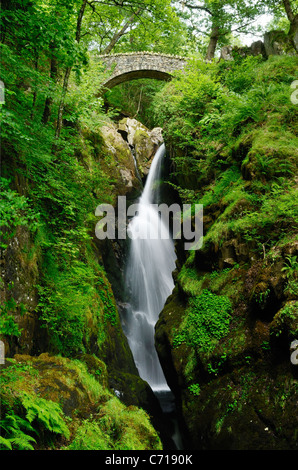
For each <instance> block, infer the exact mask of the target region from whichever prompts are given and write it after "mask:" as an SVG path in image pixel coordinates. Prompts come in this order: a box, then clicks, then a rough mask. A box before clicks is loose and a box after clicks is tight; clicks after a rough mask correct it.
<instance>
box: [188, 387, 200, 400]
mask: <svg viewBox="0 0 298 470" xmlns="http://www.w3.org/2000/svg"><path fill="white" fill-rule="evenodd" d="M188 390H189V392H190V393H191V394H192V395H194V396H196V397H197V396H199V395H200V391H201V389H200V385H199V384H192V385H190V386H189V387H188Z"/></svg>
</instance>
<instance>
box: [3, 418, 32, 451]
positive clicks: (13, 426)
mask: <svg viewBox="0 0 298 470" xmlns="http://www.w3.org/2000/svg"><path fill="white" fill-rule="evenodd" d="M0 428H1V432H2V431H4V434H5V437H3V436H1V437H0V449H2V450H3V449H8V450H14V449H16V450H34V447H33V446H32V444H31V442H32V443H35V442H36V441H35V439H34V438H33V437H32V436H30V435H28V434H26V433H25V432H24V431H23V429H25V430H26V431H31V432H35V431H34V428H33V427H32V426H31V424H30V423H29V422H28V421H27V420H26V419H23V418H21V417H20V416H18V415H16V414H14V413H13V412H11V413H10V414H7V415H6V416H5V418H4V419H2V420H1V421H0Z"/></svg>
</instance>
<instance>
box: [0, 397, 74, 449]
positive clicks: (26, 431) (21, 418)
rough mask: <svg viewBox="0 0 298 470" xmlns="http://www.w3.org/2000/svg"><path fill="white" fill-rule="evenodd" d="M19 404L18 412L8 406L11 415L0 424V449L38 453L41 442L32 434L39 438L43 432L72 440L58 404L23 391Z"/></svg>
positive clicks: (8, 412) (6, 414) (6, 415)
mask: <svg viewBox="0 0 298 470" xmlns="http://www.w3.org/2000/svg"><path fill="white" fill-rule="evenodd" d="M17 404H18V406H17V410H13V409H12V408H10V407H8V408H7V406H5V409H6V410H7V412H6V413H5V414H4V417H3V418H2V419H1V421H0V427H1V434H2V435H1V440H0V449H2V450H3V449H6V450H7V449H8V450H34V446H33V445H34V444H36V442H37V441H36V439H35V438H34V437H32V435H31V434H35V436H36V435H38V434H39V432H40V431H42V432H43V433H45V434H46V433H47V432H48V433H49V436H50V435H51V434H52V433H53V434H58V435H63V436H64V437H66V438H69V436H70V433H69V429H68V427H67V425H66V423H65V420H64V418H63V413H62V410H61V408H60V405H59V404H58V403H54V402H52V401H50V400H46V399H44V398H39V397H36V395H30V394H29V393H26V392H23V393H22V394H21V396H20V399H19V400H17ZM49 436H48V438H47V439H48V440H49Z"/></svg>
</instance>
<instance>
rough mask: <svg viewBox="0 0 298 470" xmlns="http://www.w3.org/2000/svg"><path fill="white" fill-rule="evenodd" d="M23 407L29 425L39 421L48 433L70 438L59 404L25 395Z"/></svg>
mask: <svg viewBox="0 0 298 470" xmlns="http://www.w3.org/2000/svg"><path fill="white" fill-rule="evenodd" d="M21 401H22V405H23V406H24V408H25V409H26V418H27V420H28V421H29V423H32V422H33V421H34V420H37V421H39V422H40V423H41V424H42V425H43V426H44V427H45V428H46V429H47V430H48V431H51V432H54V433H56V434H62V435H63V436H65V437H66V438H68V437H69V435H70V433H69V429H68V427H67V426H66V424H65V421H64V419H63V417H62V410H61V408H60V405H59V404H58V403H55V402H53V401H50V400H45V399H44V398H36V397H32V396H31V395H29V394H27V393H24V394H23V396H22V399H21Z"/></svg>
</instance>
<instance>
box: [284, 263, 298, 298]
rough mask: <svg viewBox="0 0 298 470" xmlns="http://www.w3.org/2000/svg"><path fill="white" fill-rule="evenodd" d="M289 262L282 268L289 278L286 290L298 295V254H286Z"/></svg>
mask: <svg viewBox="0 0 298 470" xmlns="http://www.w3.org/2000/svg"><path fill="white" fill-rule="evenodd" d="M286 260H287V264H286V266H284V267H283V268H282V269H281V270H282V271H283V272H284V273H285V275H286V278H287V280H288V283H287V286H286V288H285V292H288V293H289V294H293V295H298V261H297V256H286Z"/></svg>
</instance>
